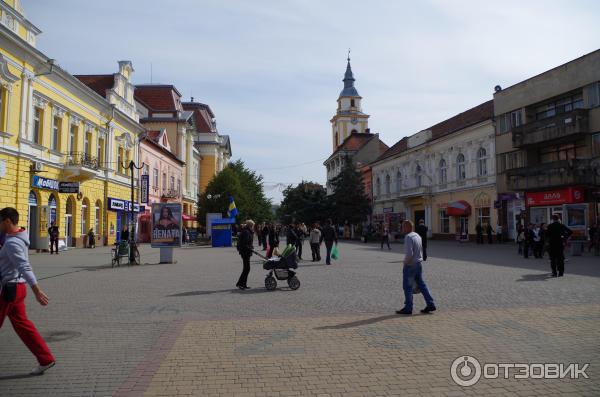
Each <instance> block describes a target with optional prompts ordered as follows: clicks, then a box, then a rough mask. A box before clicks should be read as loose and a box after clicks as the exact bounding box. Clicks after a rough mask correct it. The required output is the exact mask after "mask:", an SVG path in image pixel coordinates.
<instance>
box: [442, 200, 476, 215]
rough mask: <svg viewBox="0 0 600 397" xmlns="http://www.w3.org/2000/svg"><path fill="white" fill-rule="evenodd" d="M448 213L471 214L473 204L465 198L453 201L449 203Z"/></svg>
mask: <svg viewBox="0 0 600 397" xmlns="http://www.w3.org/2000/svg"><path fill="white" fill-rule="evenodd" d="M446 215H450V216H469V215H471V204H469V203H467V202H466V201H465V200H458V201H452V202H450V203H448V207H447V208H446Z"/></svg>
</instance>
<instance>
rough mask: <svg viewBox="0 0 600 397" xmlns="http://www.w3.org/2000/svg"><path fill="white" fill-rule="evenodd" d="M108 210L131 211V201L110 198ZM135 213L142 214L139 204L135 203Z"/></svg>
mask: <svg viewBox="0 0 600 397" xmlns="http://www.w3.org/2000/svg"><path fill="white" fill-rule="evenodd" d="M107 208H108V209H109V210H112V211H131V201H125V200H121V199H116V198H112V197H109V198H108V205H107ZM133 212H140V205H139V204H138V203H133Z"/></svg>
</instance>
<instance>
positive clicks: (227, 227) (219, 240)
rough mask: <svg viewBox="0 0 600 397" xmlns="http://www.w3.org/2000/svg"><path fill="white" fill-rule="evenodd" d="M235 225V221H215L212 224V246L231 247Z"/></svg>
mask: <svg viewBox="0 0 600 397" xmlns="http://www.w3.org/2000/svg"><path fill="white" fill-rule="evenodd" d="M234 224H235V219H213V220H212V224H211V234H212V246H213V247H231V242H232V235H231V234H232V232H231V226H232V225H234Z"/></svg>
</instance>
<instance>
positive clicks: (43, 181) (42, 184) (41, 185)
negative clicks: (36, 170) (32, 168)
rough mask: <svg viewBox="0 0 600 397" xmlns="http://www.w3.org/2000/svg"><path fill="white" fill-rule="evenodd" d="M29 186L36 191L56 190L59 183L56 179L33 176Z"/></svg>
mask: <svg viewBox="0 0 600 397" xmlns="http://www.w3.org/2000/svg"><path fill="white" fill-rule="evenodd" d="M31 186H32V187H37V188H38V189H49V190H58V188H59V182H58V181H57V180H56V179H50V178H42V177H41V176H38V175H34V176H33V181H32V182H31Z"/></svg>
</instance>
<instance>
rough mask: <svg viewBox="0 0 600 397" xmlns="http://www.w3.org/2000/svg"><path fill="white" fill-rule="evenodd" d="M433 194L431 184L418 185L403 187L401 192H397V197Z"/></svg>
mask: <svg viewBox="0 0 600 397" xmlns="http://www.w3.org/2000/svg"><path fill="white" fill-rule="evenodd" d="M430 194H431V186H417V187H411V188H403V189H402V190H400V192H398V193H396V196H397V197H414V196H428V195H430Z"/></svg>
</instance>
